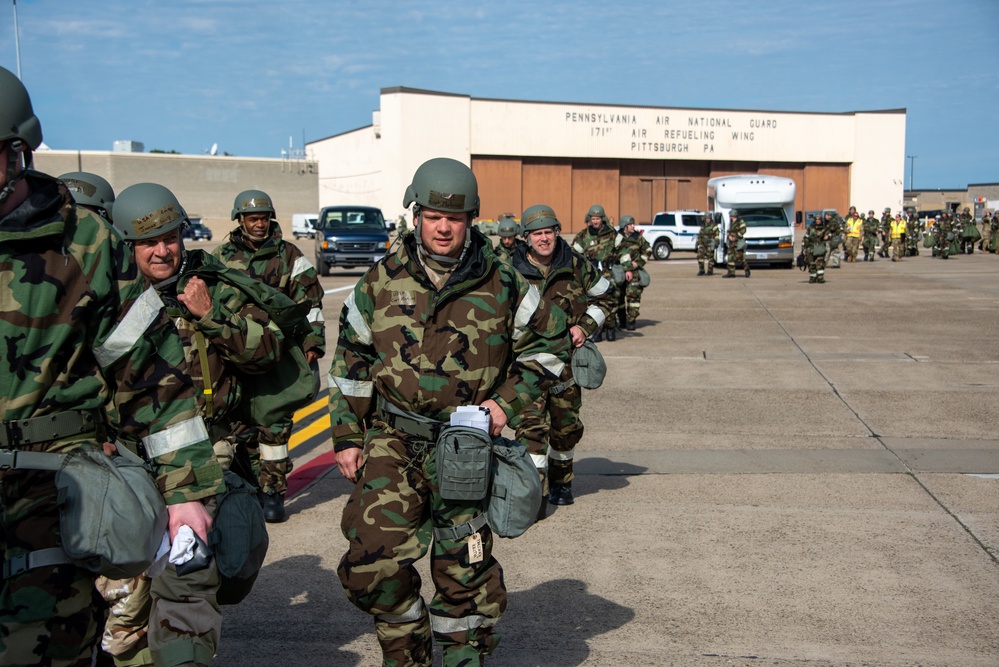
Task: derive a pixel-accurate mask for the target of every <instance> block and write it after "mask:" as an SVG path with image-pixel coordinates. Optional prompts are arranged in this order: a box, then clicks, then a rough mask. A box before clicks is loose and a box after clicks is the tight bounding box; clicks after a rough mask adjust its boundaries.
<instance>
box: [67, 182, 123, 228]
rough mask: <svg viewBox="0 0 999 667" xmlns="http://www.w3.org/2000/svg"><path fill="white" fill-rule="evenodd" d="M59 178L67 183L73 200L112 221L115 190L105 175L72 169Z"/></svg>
mask: <svg viewBox="0 0 999 667" xmlns="http://www.w3.org/2000/svg"><path fill="white" fill-rule="evenodd" d="M59 180H60V181H62V182H63V183H65V184H66V187H67V188H68V189H69V193H70V194H71V195H73V201H75V202H76V203H77V204H80V205H81V206H86V207H87V208H89V209H91V210H93V211H95V212H96V213H97V214H98V215H99V216H101V217H102V218H104V219H105V220H107V221H108V222H111V214H112V211H111V207H112V204H114V190H113V189H112V188H111V184H110V183H108V182H107V181H106V180H105V179H104V177H102V176H98V175H97V174H92V173H90V172H89V171H71V172H69V173H66V174H63V175H62V176H60V177H59Z"/></svg>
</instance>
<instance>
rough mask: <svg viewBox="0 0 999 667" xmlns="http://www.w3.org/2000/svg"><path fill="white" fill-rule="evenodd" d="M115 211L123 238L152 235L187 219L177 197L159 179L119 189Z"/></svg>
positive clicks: (174, 226) (116, 224)
mask: <svg viewBox="0 0 999 667" xmlns="http://www.w3.org/2000/svg"><path fill="white" fill-rule="evenodd" d="M114 213H115V215H114V228H115V229H117V230H118V232H119V233H120V234H121V235H122V237H123V238H124V239H125V240H126V241H140V240H142V239H151V238H154V237H156V236H160V235H161V234H166V233H167V232H172V231H173V230H175V229H177V228H178V227H180V226H181V225H182V224H183V223H185V222H187V213H186V212H185V211H184V208H183V207H182V206H181V205H180V202H179V201H177V197H175V196H174V194H173V193H172V192H170V190H168V189H167V188H165V187H163V186H162V185H160V184H158V183H136V184H135V185H130V186H128V187H127V188H125V189H124V190H122V191H121V194H119V195H118V198H117V199H116V200H115V203H114Z"/></svg>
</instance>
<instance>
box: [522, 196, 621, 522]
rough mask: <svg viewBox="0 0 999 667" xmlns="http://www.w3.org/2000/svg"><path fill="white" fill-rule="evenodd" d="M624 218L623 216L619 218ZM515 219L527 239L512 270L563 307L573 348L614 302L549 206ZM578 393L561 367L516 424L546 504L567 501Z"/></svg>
mask: <svg viewBox="0 0 999 667" xmlns="http://www.w3.org/2000/svg"><path fill="white" fill-rule="evenodd" d="M630 218H631V216H625V218H622V222H623V221H624V220H625V219H630ZM521 221H522V223H523V225H524V236H525V238H527V243H526V244H525V245H524V246H523V247H521V248H518V249H517V251H516V252H515V253H514V255H513V268H515V269H517V271H518V272H519V273H520V275H522V276H524V277H525V278H527V280H528V282H530V283H531V285H533V286H534V287H535V288H537V290H538V292H540V293H541V298H542V299H544V300H546V301H548V302H550V303H553V304H555V305H556V306H558V307H559V308H561V309H562V310H563V311H565V313H566V315H567V316H568V320H569V321H568V325H569V327H570V328H569V335H570V337H571V338H572V345H573V348H577V347H579V346H581V345H582V344H583V343H584V342H585V341H586V339H587V338H589V337H590V336H592V335H593V332H595V331H596V330H597V329H599V328H600V325H601V324H603V322H604V320H606V319H607V318H608V317H611V316H612V313H613V312H614V310H615V308H616V306H617V304H616V302H615V299H614V291H613V290H612V289H611V284H610V281H609V280H607V279H606V278H604V277H603V276H601V275H600V273H599V272H598V271H597V270H596V268H594V266H593V264H591V263H590V262H589V261H587V259H586V258H585V257H583V256H582V255H580V254H579V253H578V252H575V251H574V250H573V249H572V248H570V247H569V244H568V243H566V242H565V240H563V239H562V237H561V236H559V232H561V231H562V224H561V223H560V222H559V221H558V218H557V217H556V216H555V211H553V210H552V209H551V207H550V206H545V205H542V204H539V205H537V206H532V207H530V208H529V209H527V210H526V211H524V215H523V216H522V217H521ZM582 393H583V392H582V390H581V389H580V387H579V385H577V384H576V383H575V382H574V381H573V379H572V368H571V367H570V366H568V365H567V366H566V368H565V371H564V372H563V373H562V376H561V377H560V378H559V383H558V384H557V385H556V386H554V387H552V388H551V389H549V390H548V392H547V393H546V394H543V395H542V396H540V397H539V398H538V399H537V400H536V401H534V402H533V403H531V404H530V405H529V406H528V407H527V408H526V409H525V410H524V412H523V413H522V414H521V416H522V422H521V424H520V426H519V427H518V428H517V440H519V441H520V442H523V443H524V444H525V445H526V446H527V449H528V451H529V452H530V453H531V457H532V458H533V459H534V463H535V464H536V465H537V466H538V469H539V470H540V471H542V478H544V476H545V475H544V471H545V470H547V474H548V483H549V486H548V488H549V491H548V502H550V503H552V504H553V505H571V504H572V503H573V497H572V480H573V477H574V475H573V471H572V459H573V455H574V452H575V447H576V445H577V444H578V443H579V441H580V439H581V438H582V437H583V423H582V422H581V421H580V419H579V411H580V409H581V408H582V403H583V396H582ZM549 445H550V448H549Z"/></svg>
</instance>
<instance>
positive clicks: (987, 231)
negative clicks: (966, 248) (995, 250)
mask: <svg viewBox="0 0 999 667" xmlns="http://www.w3.org/2000/svg"><path fill="white" fill-rule="evenodd" d="M989 222H990V220H989V212H988V211H985V212H984V213H982V233H981V236H982V240H981V241H979V242H978V249H979V250H981V251H982V252H988V251H989V243H990V241H991V240H992V226H991V225H990V224H989Z"/></svg>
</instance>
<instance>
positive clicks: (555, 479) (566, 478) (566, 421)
mask: <svg viewBox="0 0 999 667" xmlns="http://www.w3.org/2000/svg"><path fill="white" fill-rule="evenodd" d="M582 407H583V390H582V389H580V387H579V385H573V386H571V387H569V388H568V389H566V390H565V391H564V392H562V393H561V394H558V395H553V396H551V398H550V400H549V402H548V420H547V421H548V422H549V423H550V424H551V434H550V435H549V439H548V440H549V443H550V444H551V447H549V448H548V458H549V463H548V479H549V483H550V484H568V483H570V482H571V481H572V479H573V477H574V476H575V475H574V474H573V471H572V459H573V457H574V455H575V448H576V445H577V444H578V443H579V441H580V440H581V439H582V438H583V430H584V429H583V422H581V421H580V419H579V411H580V410H581V409H582Z"/></svg>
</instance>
